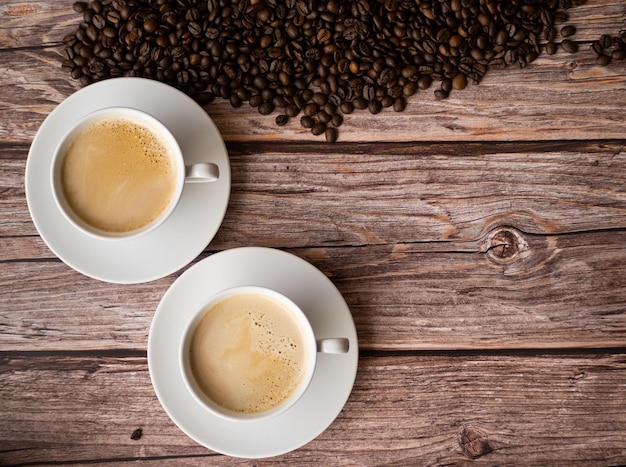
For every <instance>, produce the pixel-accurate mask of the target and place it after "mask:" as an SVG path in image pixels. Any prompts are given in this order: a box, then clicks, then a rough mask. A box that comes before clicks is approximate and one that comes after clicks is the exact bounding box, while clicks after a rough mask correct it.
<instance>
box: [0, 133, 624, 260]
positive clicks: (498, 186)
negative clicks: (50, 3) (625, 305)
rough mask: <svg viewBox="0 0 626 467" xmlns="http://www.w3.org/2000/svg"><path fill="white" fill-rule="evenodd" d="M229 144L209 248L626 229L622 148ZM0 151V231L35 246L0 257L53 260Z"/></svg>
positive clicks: (14, 151) (16, 168)
mask: <svg viewBox="0 0 626 467" xmlns="http://www.w3.org/2000/svg"><path fill="white" fill-rule="evenodd" d="M228 149H229V152H230V156H231V168H232V194H231V200H230V205H229V208H228V211H227V214H226V217H225V219H224V223H223V224H222V227H221V229H220V231H219V232H218V234H217V236H216V238H215V239H214V240H213V242H212V244H211V246H210V248H211V249H224V248H231V247H235V246H242V245H251V244H253V245H258V246H271V247H281V248H295V247H309V246H336V245H362V244H372V243H374V244H385V243H406V242H427V241H437V242H440V241H445V242H450V241H455V242H472V241H477V240H479V239H481V238H482V237H483V236H484V235H485V234H486V233H487V232H489V231H490V230H491V229H492V228H495V227H497V226H499V225H503V224H506V225H510V226H513V227H516V228H518V229H520V230H523V231H525V232H529V233H539V234H542V233H549V234H555V233H567V232H580V231H585V230H597V229H619V228H624V227H626V191H625V190H624V187H625V186H626V143H624V141H614V142H605V143H596V142H575V143H549V144H548V143H542V144H540V143H530V144H520V143H501V144H493V143H487V144H479V143H464V144H427V143H418V144H406V145H405V144H380V145H371V146H365V145H356V146H354V145H348V144H346V145H342V144H338V145H335V146H331V147H328V146H323V145H306V144H300V145H298V144H289V145H262V144H250V145H248V144H242V143H231V144H229V145H228ZM0 152H2V154H3V156H1V157H0V161H2V162H1V163H0V188H1V189H2V190H3V191H2V193H1V194H0V206H1V208H2V213H3V220H2V223H1V224H0V236H4V237H20V236H24V235H27V236H32V242H33V244H32V246H31V247H29V246H28V242H30V241H31V240H24V239H20V240H17V239H16V240H15V241H16V244H15V246H11V245H12V242H13V240H12V239H11V238H7V239H5V245H6V247H5V248H2V249H1V250H0V260H2V259H5V260H6V259H20V258H21V259H34V258H41V257H43V258H50V257H51V255H50V253H49V252H48V251H47V249H43V250H42V248H41V246H42V245H41V241H40V240H39V239H38V238H37V237H36V235H37V232H36V230H35V228H34V225H33V224H32V222H31V220H30V217H29V214H28V209H27V205H26V200H25V197H24V178H23V177H24V170H25V158H26V154H27V146H25V145H21V146H15V147H10V146H8V147H5V148H2V149H0ZM4 154H7V156H6V160H5V159H4ZM18 154H19V155H18ZM260 219H262V220H263V222H260ZM278 233H279V235H277V234H278ZM18 244H19V247H18Z"/></svg>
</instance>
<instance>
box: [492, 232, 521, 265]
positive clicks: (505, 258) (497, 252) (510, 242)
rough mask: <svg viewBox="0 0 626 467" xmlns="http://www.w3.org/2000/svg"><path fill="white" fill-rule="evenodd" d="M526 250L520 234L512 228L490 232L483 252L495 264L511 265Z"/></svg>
mask: <svg viewBox="0 0 626 467" xmlns="http://www.w3.org/2000/svg"><path fill="white" fill-rule="evenodd" d="M527 250H528V243H527V242H526V240H525V239H524V237H523V236H522V234H521V232H519V231H518V230H517V229H514V228H512V227H499V228H497V229H495V230H492V231H491V232H490V233H489V235H487V239H486V242H485V245H484V249H483V251H485V252H486V253H487V256H488V257H489V259H491V260H492V261H495V262H496V263H511V262H513V261H516V260H517V259H519V258H520V257H521V253H523V252H525V251H527Z"/></svg>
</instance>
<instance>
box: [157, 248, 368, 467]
mask: <svg viewBox="0 0 626 467" xmlns="http://www.w3.org/2000/svg"><path fill="white" fill-rule="evenodd" d="M239 285H259V286H264V287H268V288H273V289H275V290H277V291H278V292H281V293H283V294H284V295H286V296H287V297H289V298H290V299H291V300H293V301H294V302H295V303H296V304H297V305H299V306H300V307H301V308H302V310H303V311H304V312H305V314H306V315H307V317H308V318H309V320H310V322H311V325H312V326H313V331H314V332H315V335H316V337H318V338H322V337H347V338H348V339H349V340H350V350H349V352H348V353H347V354H341V355H330V354H319V355H318V360H317V366H316V368H315V374H314V376H313V380H312V381H311V384H310V386H309V388H308V389H307V391H306V393H305V394H304V395H303V396H302V398H301V399H300V401H298V402H297V403H296V405H294V406H293V407H291V408H290V409H289V410H287V411H286V412H284V413H282V414H280V415H277V416H276V417H274V418H271V419H269V420H266V421H259V422H242V423H237V422H232V421H228V420H225V419H222V418H219V417H217V416H215V415H213V414H211V413H210V412H208V411H207V410H206V409H205V408H203V406H201V405H200V404H199V403H198V402H197V401H196V400H195V399H194V397H193V396H192V395H191V394H190V393H189V392H188V391H187V389H186V387H185V384H184V382H183V379H182V376H181V371H180V367H179V358H178V351H179V345H180V339H181V338H182V334H183V331H184V327H185V324H186V322H187V320H188V319H190V316H191V314H192V313H193V312H194V311H195V310H196V309H197V308H198V307H200V306H202V304H203V303H205V302H206V300H207V298H208V297H210V296H211V295H213V294H215V293H216V292H219V291H221V290H223V289H227V288H230V287H234V286H239ZM357 364H358V342H357V335H356V329H355V326H354V321H353V320H352V315H351V314H350V310H349V309H348V306H347V304H346V302H345V301H344V299H343V297H342V296H341V294H340V292H339V291H338V290H337V288H336V287H335V286H334V285H333V283H332V282H331V281H330V280H329V279H328V278H327V277H326V276H325V275H324V274H323V273H322V272H320V271H319V270H318V269H316V268H315V267H314V266H313V265H311V264H309V263H308V262H306V261H304V260H302V259H300V258H298V257H297V256H294V255H291V254H289V253H286V252H283V251H280V250H274V249H271V248H256V247H246V248H236V249H232V250H226V251H223V252H220V253H216V254H214V255H212V256H209V257H208V258H206V259H204V260H202V261H200V262H199V263H197V264H195V265H194V266H192V267H191V268H189V269H188V270H187V271H185V272H184V273H183V274H182V275H181V276H180V277H179V278H178V279H177V280H176V281H175V282H174V283H173V284H172V286H171V287H170V289H169V290H168V291H167V292H166V294H165V295H164V296H163V299H162V300H161V303H160V304H159V306H158V308H157V310H156V313H155V315H154V318H153V321H152V325H151V327H150V335H149V338H148V366H149V368H150V378H151V379H152V384H153V386H154V390H155V392H156V394H157V397H158V398H159V401H160V402H161V405H163V408H164V409H165V411H166V412H167V413H168V415H169V416H170V417H171V418H172V420H173V421H174V422H175V423H176V424H177V425H178V426H179V427H180V429H181V430H183V431H184V432H185V433H186V434H187V435H188V436H189V437H191V438H192V439H194V440H195V441H197V442H198V443H200V444H202V445H204V446H206V447H207V448H210V449H212V450H214V451H217V452H220V453H222V454H227V455H230V456H235V457H244V458H262V457H271V456H276V455H279V454H284V453H286V452H289V451H292V450H294V449H297V448H299V447H301V446H303V445H305V444H306V443H308V442H309V441H311V440H313V439H314V438H316V437H317V436H318V435H320V434H321V433H322V432H323V431H324V430H325V429H326V428H327V427H328V426H329V425H330V424H331V423H332V422H333V420H334V419H335V418H336V417H337V415H338V414H339V412H341V410H342V408H343V406H344V404H345V403H346V401H347V399H348V396H349V395H350V392H351V391H352V386H353V384H354V380H355V377H356V371H357Z"/></svg>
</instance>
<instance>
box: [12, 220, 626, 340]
mask: <svg viewBox="0 0 626 467" xmlns="http://www.w3.org/2000/svg"><path fill="white" fill-rule="evenodd" d="M522 236H523V239H524V241H525V242H526V243H527V245H526V247H525V249H523V250H522V251H521V252H520V253H518V255H517V256H516V257H515V258H512V259H504V260H502V259H500V258H498V257H494V256H493V254H492V252H491V251H487V250H488V246H487V243H484V244H483V245H482V246H479V248H483V251H480V250H477V251H471V250H466V251H452V250H447V251H446V250H438V249H437V248H436V246H435V247H433V246H430V245H422V244H419V243H417V244H395V245H381V246H375V245H370V246H361V247H340V248H339V247H334V248H308V249H299V250H292V252H293V253H294V254H296V255H298V256H300V257H302V258H304V259H305V260H307V261H309V262H311V263H312V264H313V265H314V266H316V267H318V268H319V269H320V270H321V271H322V272H323V273H325V274H326V275H327V276H328V277H329V278H330V279H331V280H332V281H333V283H334V284H335V285H336V286H337V287H338V288H339V290H340V292H341V293H342V294H343V296H344V297H345V299H346V301H347V303H348V306H349V307H350V309H351V312H352V315H353V317H354V320H355V322H356V325H357V332H358V335H359V346H360V348H361V349H389V350H392V349H395V350H408V349H438V350H442V349H444V350H453V349H507V348H537V349H546V348H574V347H580V348H582V347H619V346H626V315H625V314H624V310H625V309H626V288H625V287H624V284H626V268H625V266H624V265H625V264H626V250H625V249H624V247H623V244H624V241H626V234H625V233H624V232H600V233H589V234H585V235H582V234H581V235H565V236H551V237H549V238H545V237H543V236H532V235H525V234H524V235H522ZM174 278H175V275H173V276H171V277H167V278H164V279H161V280H158V281H155V282H151V283H148V284H137V285H126V286H119V285H118V286H116V285H112V284H105V283H101V282H98V281H95V280H92V279H89V278H86V277H84V276H82V275H80V274H78V273H76V272H74V271H72V270H70V269H69V268H68V267H67V266H65V265H64V264H62V263H60V262H55V263H49V262H28V263H23V262H10V263H5V264H4V265H3V266H2V268H1V269H0V297H2V298H0V304H1V306H0V325H1V326H0V327H1V329H2V334H3V339H2V340H3V349H4V350H19V349H21V348H23V347H24V346H28V348H29V349H31V350H62V349H74V350H86V349H125V348H130V349H145V348H146V343H147V333H148V329H149V325H150V321H151V319H152V315H153V313H154V310H155V309H156V307H157V305H158V302H159V300H160V297H161V296H162V295H163V294H164V293H165V291H166V290H167V288H168V287H169V285H170V284H171V283H172V282H173V280H174ZM68 284H71V286H69V287H68ZM15 291H18V292H19V293H15Z"/></svg>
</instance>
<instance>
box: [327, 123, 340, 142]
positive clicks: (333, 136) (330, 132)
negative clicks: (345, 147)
mask: <svg viewBox="0 0 626 467" xmlns="http://www.w3.org/2000/svg"><path fill="white" fill-rule="evenodd" d="M325 136H326V141H328V142H329V143H334V142H335V141H337V138H338V136H339V133H338V131H337V128H332V127H331V128H327V129H326V132H325Z"/></svg>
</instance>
